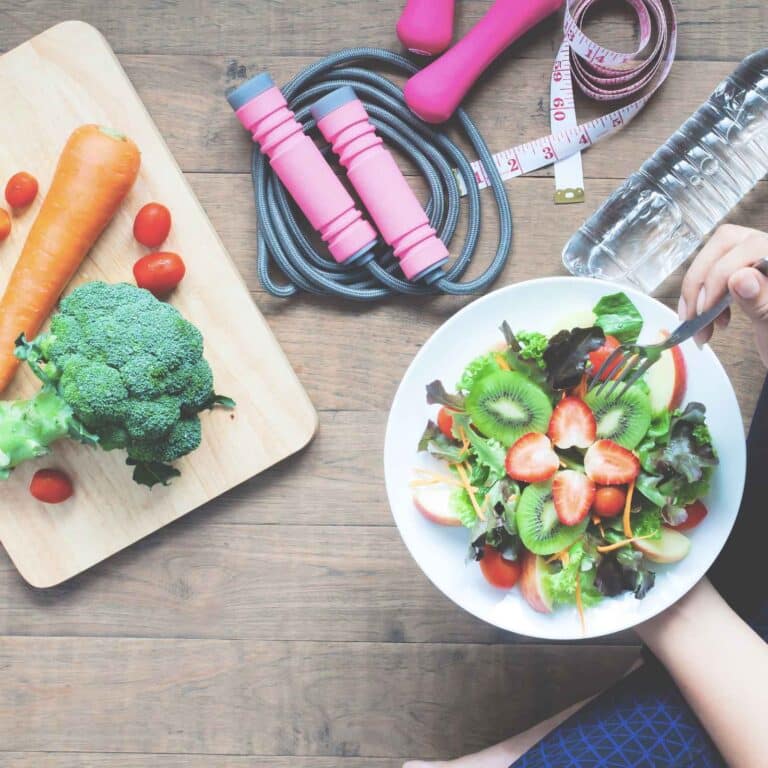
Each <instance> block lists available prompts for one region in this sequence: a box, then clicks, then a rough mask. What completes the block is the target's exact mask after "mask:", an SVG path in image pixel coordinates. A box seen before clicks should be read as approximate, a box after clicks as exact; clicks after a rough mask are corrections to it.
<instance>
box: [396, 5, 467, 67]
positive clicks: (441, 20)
mask: <svg viewBox="0 0 768 768" xmlns="http://www.w3.org/2000/svg"><path fill="white" fill-rule="evenodd" d="M454 5H455V0H408V2H407V3H406V4H405V8H403V12H402V13H401V14H400V18H399V19H398V21H397V27H396V30H397V37H398V39H399V40H400V42H401V43H402V44H403V45H404V46H405V47H406V48H407V49H408V50H409V51H411V52H412V53H420V54H422V55H424V56H435V55H436V54H438V53H442V52H443V51H444V50H445V49H446V48H447V47H448V46H449V45H450V44H451V38H453V11H454Z"/></svg>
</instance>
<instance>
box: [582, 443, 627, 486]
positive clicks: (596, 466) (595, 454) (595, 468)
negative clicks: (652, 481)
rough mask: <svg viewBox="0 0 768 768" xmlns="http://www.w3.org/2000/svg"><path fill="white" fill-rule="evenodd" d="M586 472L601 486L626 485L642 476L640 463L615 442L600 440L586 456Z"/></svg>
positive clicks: (591, 447)
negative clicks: (639, 475)
mask: <svg viewBox="0 0 768 768" xmlns="http://www.w3.org/2000/svg"><path fill="white" fill-rule="evenodd" d="M584 470H585V471H586V473H587V476H588V477H589V478H590V479H591V480H594V481H595V482H596V483H599V484H600V485H624V484H625V483H629V482H632V480H634V479H635V478H636V477H637V476H638V474H640V462H639V461H638V459H637V456H635V454H634V453H632V451H628V450H627V449H626V448H622V447H621V446H620V445H616V443H614V442H613V440H598V441H597V442H596V443H593V444H592V445H591V446H590V447H589V450H588V451H587V452H586V454H585V455H584Z"/></svg>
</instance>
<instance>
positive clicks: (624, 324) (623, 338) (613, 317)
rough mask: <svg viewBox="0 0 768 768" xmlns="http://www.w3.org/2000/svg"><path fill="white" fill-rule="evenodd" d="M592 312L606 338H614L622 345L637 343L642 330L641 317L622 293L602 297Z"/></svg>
mask: <svg viewBox="0 0 768 768" xmlns="http://www.w3.org/2000/svg"><path fill="white" fill-rule="evenodd" d="M592 312H594V314H595V317H596V318H597V319H596V320H595V322H596V324H597V325H599V326H600V327H601V328H602V329H603V331H604V332H605V334H606V336H615V337H616V338H617V339H618V340H619V341H620V342H621V343H622V344H627V343H632V342H635V341H637V339H638V337H639V336H640V332H641V331H642V330H643V317H642V315H641V314H640V312H639V311H638V309H637V307H636V306H635V305H634V304H633V303H632V302H631V301H630V300H629V298H628V297H627V295H626V294H624V293H612V294H610V295H609V296H603V298H602V299H600V301H598V302H597V304H595V307H594V309H593V310H592Z"/></svg>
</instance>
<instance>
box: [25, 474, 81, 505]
mask: <svg viewBox="0 0 768 768" xmlns="http://www.w3.org/2000/svg"><path fill="white" fill-rule="evenodd" d="M29 492H30V493H31V494H32V495H33V496H34V497H35V498H36V499H37V500H38V501H42V502H44V503H45V504H61V502H62V501H66V500H67V499H68V498H69V497H70V496H71V495H72V494H73V493H74V492H75V490H74V488H73V487H72V481H71V480H70V479H69V476H68V475H67V474H66V473H65V472H62V471H61V470H60V469H38V470H37V472H35V474H34V477H33V478H32V482H31V483H30V484H29Z"/></svg>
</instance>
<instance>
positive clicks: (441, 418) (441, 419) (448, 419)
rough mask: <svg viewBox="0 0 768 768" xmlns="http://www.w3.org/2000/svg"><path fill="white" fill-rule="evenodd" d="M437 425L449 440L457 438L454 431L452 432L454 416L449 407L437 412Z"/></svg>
mask: <svg viewBox="0 0 768 768" xmlns="http://www.w3.org/2000/svg"><path fill="white" fill-rule="evenodd" d="M437 426H438V427H439V428H440V431H441V432H442V433H443V434H444V435H445V436H446V437H447V438H448V439H449V440H455V438H454V436H453V432H451V430H452V429H453V416H451V412H450V411H449V410H448V409H447V408H441V409H440V412H439V413H438V414H437Z"/></svg>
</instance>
